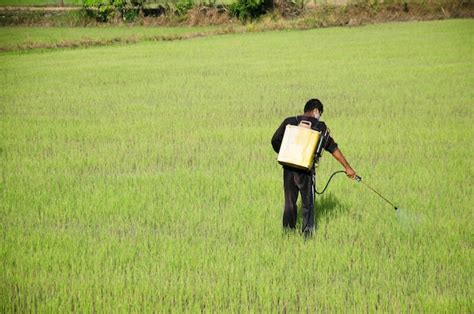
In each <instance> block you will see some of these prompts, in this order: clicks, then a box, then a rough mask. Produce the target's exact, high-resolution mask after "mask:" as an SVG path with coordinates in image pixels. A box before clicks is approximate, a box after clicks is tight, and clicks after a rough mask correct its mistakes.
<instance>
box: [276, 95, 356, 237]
mask: <svg viewBox="0 0 474 314" xmlns="http://www.w3.org/2000/svg"><path fill="white" fill-rule="evenodd" d="M322 114H323V104H322V103H321V101H319V100H318V99H310V100H308V102H307V103H306V105H305V106H304V115H302V116H294V117H289V118H286V119H285V120H283V122H282V124H281V125H280V127H279V128H278V129H277V130H276V132H275V134H274V135H273V138H272V146H273V149H274V150H275V152H276V153H278V152H279V151H280V146H281V142H282V140H283V135H284V133H285V128H286V126H287V125H288V124H291V125H299V124H300V122H301V121H309V122H311V128H312V129H313V130H316V131H319V132H321V134H323V133H324V132H325V131H326V129H327V126H326V124H324V122H321V121H319V118H320V117H321V115H322ZM324 149H325V150H326V151H328V152H330V153H331V154H332V155H333V156H334V158H336V159H337V161H339V162H340V163H341V165H342V166H343V167H344V169H345V171H346V174H347V176H348V177H349V178H352V179H354V178H355V176H356V173H355V171H354V170H353V169H352V168H351V166H350V165H349V163H348V162H347V161H346V159H345V158H344V155H343V154H342V152H341V151H340V150H339V148H338V147H337V144H336V142H334V139H333V138H332V137H331V136H329V137H328V140H327V142H326V145H325V147H324ZM312 180H313V176H312V173H311V172H310V171H305V170H301V169H296V168H291V167H288V166H283V186H284V192H285V209H284V212H283V228H284V229H285V230H294V229H295V228H296V213H297V211H296V200H297V198H298V192H300V193H301V199H302V205H303V206H302V207H303V209H302V211H303V225H302V232H303V234H304V236H305V237H310V236H311V235H312V232H313V229H314V195H313V182H312ZM314 184H316V182H314Z"/></svg>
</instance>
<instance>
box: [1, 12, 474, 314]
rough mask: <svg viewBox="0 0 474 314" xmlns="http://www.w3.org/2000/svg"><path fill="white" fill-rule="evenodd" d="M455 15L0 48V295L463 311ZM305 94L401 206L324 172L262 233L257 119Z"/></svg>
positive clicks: (266, 205)
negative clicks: (302, 209)
mask: <svg viewBox="0 0 474 314" xmlns="http://www.w3.org/2000/svg"><path fill="white" fill-rule="evenodd" d="M473 30H474V28H473V22H472V20H449V21H437V22H422V23H419V22H418V23H416V22H414V23H397V24H383V25H371V26H365V27H359V28H328V29H319V30H310V31H284V32H268V33H253V34H238V35H228V36H218V37H207V38H199V39H193V40H187V41H175V42H157V43H155V42H144V43H139V44H136V45H130V46H111V47H100V48H90V49H75V50H54V51H47V52H44V51H39V52H31V53H28V54H18V53H15V52H8V53H2V54H0V65H1V66H0V71H1V76H0V83H1V84H0V85H1V93H0V148H1V149H0V165H1V173H2V175H1V181H0V198H1V200H0V214H1V217H2V218H1V224H2V227H1V229H0V230H1V231H0V233H1V237H2V246H1V256H2V259H1V261H2V267H1V268H0V269H1V270H0V276H1V280H0V285H1V290H2V294H1V296H0V298H1V301H0V304H1V308H2V312H12V311H19V312H26V311H38V312H50V311H55V312H56V311H57V312H65V311H85V312H89V311H97V312H117V311H123V312H125V311H126V312H143V311H147V312H149V311H152V310H157V311H163V312H168V311H176V312H180V311H183V310H188V311H193V312H194V311H215V312H222V311H225V312H228V311H229V312H237V311H240V312H247V311H258V312H259V311H263V312H274V311H282V312H283V311H287V312H306V311H308V312H347V311H350V312H376V311H377V312H464V313H469V312H472V311H473V309H474V305H473V301H472V295H473V293H474V291H473V282H472V278H473V275H474V274H473V267H471V266H472V264H473V244H474V238H473V236H472V226H471V222H472V220H473V218H474V217H473V211H472V201H473V199H472V186H473V184H472V183H473V181H472V174H473V167H472V159H471V151H472V145H471V143H470V140H471V138H472V137H473V129H472V121H473V109H472V99H473V96H474V95H473V91H472V86H473V83H474V75H473V73H474V71H473V70H474V68H473V67H474V62H473V61H474V60H473V57H472V56H473V55H474V54H473V47H474V42H473V38H474V36H473ZM310 97H319V98H320V99H321V100H322V101H323V102H324V103H325V105H326V108H325V114H324V116H323V118H324V120H325V121H326V122H327V124H328V125H329V126H330V128H331V131H332V134H333V137H334V138H335V140H336V141H337V142H338V143H339V146H340V148H341V150H342V151H343V152H344V153H345V155H346V157H347V158H348V160H349V161H350V163H351V164H352V166H353V167H354V168H355V169H356V170H357V171H358V173H359V174H360V175H361V176H362V177H363V178H364V180H366V182H367V183H369V184H370V185H372V186H374V187H375V188H376V189H378V190H380V191H381V192H382V193H383V194H384V195H385V196H387V197H388V198H390V199H392V200H394V201H395V203H396V204H397V205H399V206H400V207H401V208H402V209H403V212H402V213H403V216H402V215H400V214H399V215H396V214H395V212H394V211H393V209H391V208H390V206H388V205H386V204H385V203H384V202H383V201H382V200H380V199H379V198H378V197H377V196H376V195H374V194H373V193H371V192H370V191H368V190H367V189H365V188H364V187H363V186H362V185H360V184H357V183H356V182H353V181H349V180H348V179H345V178H343V177H336V179H335V180H334V182H333V183H332V184H331V186H330V188H329V191H328V192H327V194H325V195H324V196H323V197H320V198H318V199H317V212H318V219H317V225H318V228H317V231H316V234H315V237H314V239H313V240H311V241H306V242H305V241H304V240H303V239H302V237H301V236H300V235H299V234H294V235H288V236H283V235H282V233H281V214H282V205H283V193H282V171H281V169H280V167H279V166H278V165H277V163H276V160H275V157H276V156H275V154H274V153H273V152H272V149H271V146H270V138H271V136H272V134H273V132H274V130H275V129H276V128H277V126H278V125H279V123H280V122H281V121H282V120H283V118H285V117H286V116H290V115H295V114H298V113H299V112H300V111H301V109H302V107H303V105H304V102H305V101H306V100H307V99H308V98H310ZM337 169H340V167H339V165H338V164H337V162H336V161H335V160H333V159H332V158H331V156H329V155H325V156H324V157H323V161H322V163H321V168H320V169H319V174H318V176H319V181H318V186H320V187H321V186H322V185H323V183H324V181H325V180H326V178H327V177H328V176H329V174H330V173H331V172H332V171H335V170H337Z"/></svg>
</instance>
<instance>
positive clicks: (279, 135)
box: [272, 116, 337, 154]
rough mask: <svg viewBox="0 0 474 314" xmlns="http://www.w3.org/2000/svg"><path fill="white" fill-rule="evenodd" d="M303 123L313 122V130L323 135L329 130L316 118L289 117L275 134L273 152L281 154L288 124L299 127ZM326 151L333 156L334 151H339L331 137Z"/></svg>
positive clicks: (325, 147)
mask: <svg viewBox="0 0 474 314" xmlns="http://www.w3.org/2000/svg"><path fill="white" fill-rule="evenodd" d="M301 121H309V122H311V129H313V130H316V131H318V132H321V133H324V132H325V131H326V129H327V126H326V124H325V123H324V122H321V121H318V120H316V118H313V117H309V116H294V117H288V118H286V119H285V120H283V122H282V123H281V125H280V126H279V127H278V129H277V130H276V131H275V134H273V137H272V146H273V150H274V151H275V152H276V153H277V154H278V153H279V152H280V146H281V141H282V140H283V135H284V134H285V128H286V126H287V125H288V124H291V125H298V124H299V123H300V122H301ZM324 149H325V150H326V151H328V152H330V153H331V154H332V153H334V151H335V150H336V149H337V143H336V142H334V139H333V138H332V137H331V136H329V137H328V140H327V142H326V145H325V146H324Z"/></svg>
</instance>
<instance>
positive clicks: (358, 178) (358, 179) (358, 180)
mask: <svg viewBox="0 0 474 314" xmlns="http://www.w3.org/2000/svg"><path fill="white" fill-rule="evenodd" d="M354 180H356V181H357V182H360V181H362V178H361V177H359V176H358V175H355V177H354Z"/></svg>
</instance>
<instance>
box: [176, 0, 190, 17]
mask: <svg viewBox="0 0 474 314" xmlns="http://www.w3.org/2000/svg"><path fill="white" fill-rule="evenodd" d="M193 6H194V1H193V0H180V1H178V2H177V3H176V6H175V13H176V15H179V16H183V15H185V14H186V13H187V12H188V11H189V10H191V9H192V8H193Z"/></svg>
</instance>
